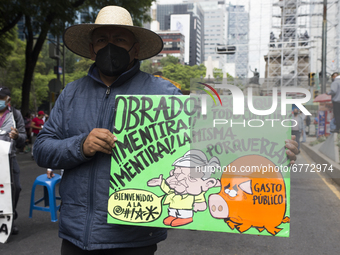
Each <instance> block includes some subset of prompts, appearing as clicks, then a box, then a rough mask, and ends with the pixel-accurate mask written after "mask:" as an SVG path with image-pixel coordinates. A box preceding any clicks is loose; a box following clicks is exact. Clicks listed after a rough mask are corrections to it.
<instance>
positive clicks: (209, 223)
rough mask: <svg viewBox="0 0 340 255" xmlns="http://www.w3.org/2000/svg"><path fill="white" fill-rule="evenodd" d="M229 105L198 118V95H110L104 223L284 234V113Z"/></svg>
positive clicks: (257, 101)
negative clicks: (112, 138)
mask: <svg viewBox="0 0 340 255" xmlns="http://www.w3.org/2000/svg"><path fill="white" fill-rule="evenodd" d="M216 101H217V100H216ZM232 102H233V101H232V97H231V96H222V98H221V102H220V103H216V102H214V101H213V100H207V113H206V114H205V115H203V114H202V113H201V110H202V107H201V104H202V101H201V97H200V96H197V97H195V96H117V97H116V115H115V127H114V134H115V135H116V136H117V138H118V141H117V142H116V146H115V148H114V149H113V152H112V160H111V176H110V191H109V199H108V219H107V221H108V223H112V224H125V225H138V226H150V227H166V228H180V229H193V230H205V231H220V232H230V233H246V234H254V235H268V236H281V237H288V236H289V229H290V223H289V222H290V203H289V201H290V181H289V180H290V179H289V160H288V159H287V156H286V149H285V140H286V139H290V138H291V127H290V125H291V122H290V121H289V120H287V119H289V117H287V116H281V109H280V108H279V107H278V108H277V109H276V110H275V111H274V112H273V113H271V114H269V115H266V116H258V115H254V114H252V113H251V112H250V111H249V110H248V108H247V107H245V113H244V115H233V109H232V105H233V104H232ZM246 102H247V101H246ZM253 105H254V107H255V108H256V109H269V108H271V98H270V97H253ZM289 107H291V106H287V109H289ZM290 109H291V108H290ZM288 112H289V111H288Z"/></svg>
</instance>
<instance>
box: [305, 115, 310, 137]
mask: <svg viewBox="0 0 340 255" xmlns="http://www.w3.org/2000/svg"><path fill="white" fill-rule="evenodd" d="M310 124H311V117H310V116H309V115H307V116H306V135H309V132H310Z"/></svg>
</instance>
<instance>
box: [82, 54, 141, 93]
mask: <svg viewBox="0 0 340 255" xmlns="http://www.w3.org/2000/svg"><path fill="white" fill-rule="evenodd" d="M139 67H140V63H139V61H138V60H135V64H134V65H133V67H132V68H131V69H129V70H127V71H126V72H124V73H122V74H121V75H120V76H119V77H118V78H117V79H116V80H115V81H114V82H113V83H112V84H111V86H113V87H119V86H121V85H123V84H124V83H125V82H126V81H127V80H129V79H130V78H131V77H133V76H134V75H135V74H137V73H138V72H139V71H140V70H139ZM87 75H88V76H90V77H91V78H92V79H94V80H95V81H97V82H99V83H101V84H103V85H105V84H104V83H103V82H102V80H101V79H100V76H99V72H98V68H97V65H96V63H93V64H92V66H91V67H90V70H89V72H88V74H87ZM105 86H106V85H105Z"/></svg>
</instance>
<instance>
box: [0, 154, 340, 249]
mask: <svg viewBox="0 0 340 255" xmlns="http://www.w3.org/2000/svg"><path fill="white" fill-rule="evenodd" d="M18 159H19V165H20V167H21V183H22V188H23V190H22V192H21V197H20V201H19V205H18V212H19V218H18V220H17V221H16V224H17V226H18V227H19V231H20V233H19V235H17V236H11V237H10V239H9V243H7V244H0V254H4V255H21V254H29V255H31V254H34V255H38V254H48V255H54V254H60V244H61V240H60V239H59V238H58V223H52V222H51V221H50V215H49V214H48V213H46V212H40V211H34V212H33V218H32V219H29V218H28V212H29V200H30V194H31V187H32V184H33V182H34V180H35V178H36V176H38V175H40V174H42V173H45V169H43V168H39V167H38V166H37V165H36V164H35V162H34V161H33V160H32V159H31V158H30V156H29V155H27V154H26V155H18ZM312 162H313V160H312V159H310V158H308V156H307V155H306V154H305V153H304V152H302V153H301V154H300V155H299V159H298V162H297V163H306V164H307V163H309V164H310V163H312ZM290 218H291V233H290V238H280V237H276V238H275V237H263V236H252V235H244V234H226V233H217V232H203V231H190V230H174V229H172V230H169V231H168V239H167V240H166V241H164V242H162V243H160V244H159V246H158V252H157V254H161V255H163V254H164V255H167V254H171V255H173V254H185V255H188V254H195V255H197V254H285V255H286V254H318V255H319V254H339V253H340V189H339V187H338V186H336V185H334V183H333V181H331V180H330V179H328V177H327V176H326V175H324V174H321V175H319V174H317V173H301V174H292V179H291V216H290Z"/></svg>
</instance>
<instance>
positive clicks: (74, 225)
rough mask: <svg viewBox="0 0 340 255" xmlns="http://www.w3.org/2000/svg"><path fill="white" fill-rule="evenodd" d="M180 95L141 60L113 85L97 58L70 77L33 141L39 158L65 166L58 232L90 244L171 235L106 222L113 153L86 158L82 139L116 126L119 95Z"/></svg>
mask: <svg viewBox="0 0 340 255" xmlns="http://www.w3.org/2000/svg"><path fill="white" fill-rule="evenodd" d="M122 94H124V95H181V92H180V90H179V89H177V88H176V87H175V86H174V85H172V84H171V83H170V82H168V81H165V80H164V79H162V78H156V77H154V76H152V75H150V74H147V73H144V72H142V71H140V70H139V62H138V61H137V62H136V63H135V65H134V66H133V68H132V69H130V70H128V71H127V72H125V73H123V74H122V75H121V76H119V77H118V79H117V80H116V81H115V82H114V83H113V84H112V85H111V86H110V88H108V87H107V86H106V85H105V84H104V83H103V82H102V81H101V80H100V79H99V75H98V71H97V68H96V66H95V64H94V65H93V66H92V67H91V68H90V71H89V74H88V76H86V77H84V78H81V79H79V80H76V81H74V82H71V83H69V84H68V85H67V86H66V88H65V89H64V90H63V92H62V93H61V95H60V96H59V98H58V100H57V102H56V104H55V106H54V108H53V110H52V112H51V114H50V118H49V120H48V122H46V124H45V125H44V128H43V129H42V130H41V131H40V132H39V135H38V137H37V139H36V142H35V144H34V159H35V160H36V161H37V163H38V165H39V166H41V167H46V168H56V169H57V168H59V169H60V168H63V169H65V171H64V175H63V178H62V181H61V184H60V194H61V198H62V206H61V212H60V220H59V236H60V237H61V238H63V239H66V240H68V241H70V242H72V243H73V244H75V245H77V246H78V247H80V248H82V249H85V250H95V249H111V248H122V247H141V246H147V245H152V244H155V243H158V242H160V241H162V240H164V239H165V238H166V235H167V233H166V230H165V229H162V228H150V227H137V226H125V225H113V224H107V223H106V221H107V200H108V195H109V180H110V167H111V156H110V155H108V154H104V153H100V152H97V153H96V155H95V156H93V157H92V158H86V157H85V156H84V154H83V152H82V145H83V142H84V140H85V139H86V137H87V135H88V134H89V133H90V132H91V130H92V129H94V128H106V129H109V130H110V131H111V132H112V131H113V120H114V113H115V111H114V109H115V96H116V95H122Z"/></svg>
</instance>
